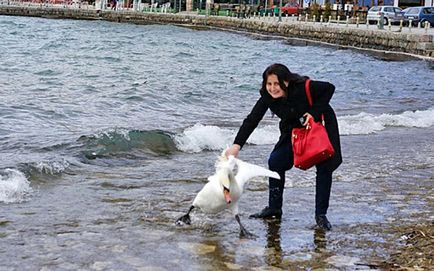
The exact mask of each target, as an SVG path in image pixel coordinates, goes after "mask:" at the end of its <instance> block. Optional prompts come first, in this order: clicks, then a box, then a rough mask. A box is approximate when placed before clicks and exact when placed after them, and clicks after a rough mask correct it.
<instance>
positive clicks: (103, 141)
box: [78, 129, 178, 159]
mask: <svg viewBox="0 0 434 271" xmlns="http://www.w3.org/2000/svg"><path fill="white" fill-rule="evenodd" d="M78 142H79V143H81V144H83V146H82V147H83V148H84V149H85V150H84V151H82V153H83V154H84V155H85V157H86V158H87V159H96V158H103V157H111V156H127V157H132V158H133V157H134V152H135V151H136V152H139V153H141V154H143V153H145V154H150V155H167V154H172V153H174V152H175V151H177V150H178V149H177V147H176V145H175V143H174V141H173V139H172V135H171V134H170V133H168V132H164V131H160V130H148V131H140V130H127V129H114V130H109V131H104V132H100V133H98V134H95V135H91V136H81V137H80V138H79V139H78Z"/></svg>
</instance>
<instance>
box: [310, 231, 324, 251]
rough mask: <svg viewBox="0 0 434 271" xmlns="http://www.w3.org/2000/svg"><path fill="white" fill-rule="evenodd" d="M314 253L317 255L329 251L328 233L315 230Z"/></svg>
mask: <svg viewBox="0 0 434 271" xmlns="http://www.w3.org/2000/svg"><path fill="white" fill-rule="evenodd" d="M313 243H314V245H315V249H314V251H315V252H317V253H321V252H324V250H326V249H327V238H326V232H325V231H324V230H322V229H318V228H315V229H314V231H313Z"/></svg>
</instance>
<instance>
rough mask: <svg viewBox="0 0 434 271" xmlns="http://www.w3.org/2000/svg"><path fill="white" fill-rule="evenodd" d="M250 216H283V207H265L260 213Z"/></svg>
mask: <svg viewBox="0 0 434 271" xmlns="http://www.w3.org/2000/svg"><path fill="white" fill-rule="evenodd" d="M249 217H250V218H262V219H267V218H279V219H280V218H281V217H282V209H272V208H270V207H268V206H267V207H265V208H264V209H262V211H260V212H259V213H256V214H252V215H250V216H249Z"/></svg>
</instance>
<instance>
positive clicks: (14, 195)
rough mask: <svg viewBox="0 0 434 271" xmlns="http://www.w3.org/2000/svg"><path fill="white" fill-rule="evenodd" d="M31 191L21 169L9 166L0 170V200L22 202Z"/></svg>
mask: <svg viewBox="0 0 434 271" xmlns="http://www.w3.org/2000/svg"><path fill="white" fill-rule="evenodd" d="M32 191H33V189H32V188H31V187H30V182H29V181H28V180H27V178H26V177H25V176H24V173H22V172H21V171H19V170H16V169H9V168H8V169H5V170H4V171H0V202H5V203H13V202H22V201H24V200H26V199H27V197H28V196H29V194H30V193H31V192H32Z"/></svg>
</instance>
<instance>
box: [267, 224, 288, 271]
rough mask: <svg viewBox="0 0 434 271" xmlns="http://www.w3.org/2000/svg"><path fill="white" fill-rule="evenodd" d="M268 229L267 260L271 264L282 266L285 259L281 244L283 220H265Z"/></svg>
mask: <svg viewBox="0 0 434 271" xmlns="http://www.w3.org/2000/svg"><path fill="white" fill-rule="evenodd" d="M264 223H265V224H266V229H267V245H266V248H267V250H266V252H265V255H264V256H265V262H266V263H267V264H268V265H271V266H280V265H281V264H282V260H283V254H282V247H281V245H280V241H281V238H280V227H281V220H280V219H273V220H265V221H264Z"/></svg>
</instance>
